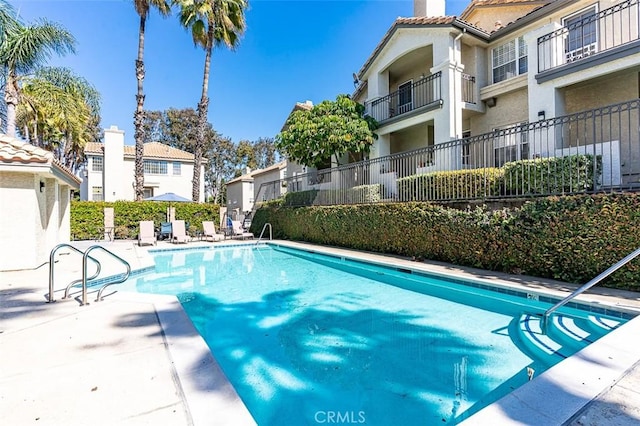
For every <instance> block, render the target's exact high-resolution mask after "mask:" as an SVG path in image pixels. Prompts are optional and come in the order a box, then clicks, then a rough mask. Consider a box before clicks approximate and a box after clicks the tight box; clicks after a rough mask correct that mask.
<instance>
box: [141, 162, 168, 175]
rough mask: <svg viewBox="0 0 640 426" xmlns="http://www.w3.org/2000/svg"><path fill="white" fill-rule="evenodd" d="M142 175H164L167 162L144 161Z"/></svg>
mask: <svg viewBox="0 0 640 426" xmlns="http://www.w3.org/2000/svg"><path fill="white" fill-rule="evenodd" d="M144 173H145V174H148V175H166V174H167V162H166V161H158V160H144Z"/></svg>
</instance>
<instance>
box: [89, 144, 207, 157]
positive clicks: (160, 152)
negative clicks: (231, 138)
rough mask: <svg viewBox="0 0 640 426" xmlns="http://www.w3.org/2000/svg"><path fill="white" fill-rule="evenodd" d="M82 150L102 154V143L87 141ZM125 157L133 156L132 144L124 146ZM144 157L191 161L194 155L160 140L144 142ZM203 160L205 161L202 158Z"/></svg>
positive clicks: (134, 152) (134, 151)
mask: <svg viewBox="0 0 640 426" xmlns="http://www.w3.org/2000/svg"><path fill="white" fill-rule="evenodd" d="M84 152H85V153H87V154H104V144H103V143H100V142H89V143H88V144H87V145H86V146H85V148H84ZM124 156H125V157H135V156H136V147H135V146H133V145H125V146H124ZM143 156H144V157H145V158H161V159H168V160H185V161H193V159H194V155H193V154H191V153H190V152H187V151H183V150H181V149H177V148H173V147H171V146H169V145H165V144H163V143H160V142H148V143H145V144H144V154H143ZM203 161H206V160H204V159H203Z"/></svg>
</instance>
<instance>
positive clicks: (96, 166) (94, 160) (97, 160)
mask: <svg viewBox="0 0 640 426" xmlns="http://www.w3.org/2000/svg"><path fill="white" fill-rule="evenodd" d="M103 160H104V159H103V158H102V157H91V171H92V172H101V171H102V170H104V162H103Z"/></svg>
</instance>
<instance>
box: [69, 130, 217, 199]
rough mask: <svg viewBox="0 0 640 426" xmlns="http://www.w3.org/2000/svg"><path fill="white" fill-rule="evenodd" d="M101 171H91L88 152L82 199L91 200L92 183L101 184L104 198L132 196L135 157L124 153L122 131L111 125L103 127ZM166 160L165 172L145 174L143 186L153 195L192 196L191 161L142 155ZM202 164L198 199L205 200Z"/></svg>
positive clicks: (97, 185) (128, 197)
mask: <svg viewBox="0 0 640 426" xmlns="http://www.w3.org/2000/svg"><path fill="white" fill-rule="evenodd" d="M104 152H105V154H104V156H103V157H102V158H104V161H103V171H102V172H100V171H93V159H94V157H101V156H100V155H96V154H88V164H87V171H86V177H83V183H82V188H83V189H82V191H81V194H80V195H81V199H83V200H89V201H93V187H102V192H103V197H104V198H103V199H104V201H118V200H129V201H132V200H135V188H134V182H135V158H134V157H131V156H125V154H124V131H122V130H119V129H117V128H116V127H112V128H110V129H105V131H104ZM145 160H153V161H155V160H157V161H165V162H166V163H167V174H164V175H163V174H148V173H145V175H144V186H145V188H152V189H153V195H160V194H164V193H167V192H173V193H175V194H177V195H180V196H182V197H185V198H189V199H191V193H192V189H193V186H192V183H191V182H192V180H193V168H194V165H193V162H189V161H184V160H177V159H175V160H174V159H170V158H145ZM174 162H177V163H180V174H177V175H174V168H173V163H174ZM204 174H205V166H204V164H203V165H202V166H201V168H200V200H199V201H200V202H204V201H205V191H204V187H205V185H204Z"/></svg>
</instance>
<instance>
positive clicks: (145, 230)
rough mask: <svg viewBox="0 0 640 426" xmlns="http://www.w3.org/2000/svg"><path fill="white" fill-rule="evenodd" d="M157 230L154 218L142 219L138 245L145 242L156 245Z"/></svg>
mask: <svg viewBox="0 0 640 426" xmlns="http://www.w3.org/2000/svg"><path fill="white" fill-rule="evenodd" d="M155 243H156V231H155V229H154V227H153V221H152V220H143V221H140V232H139V233H138V245H139V246H141V245H143V244H149V245H152V244H153V245H155Z"/></svg>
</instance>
